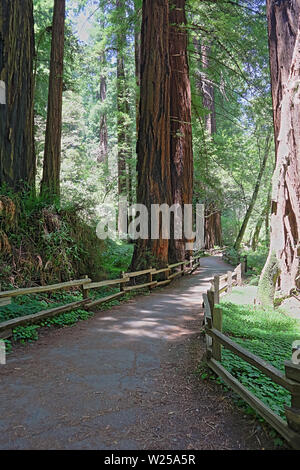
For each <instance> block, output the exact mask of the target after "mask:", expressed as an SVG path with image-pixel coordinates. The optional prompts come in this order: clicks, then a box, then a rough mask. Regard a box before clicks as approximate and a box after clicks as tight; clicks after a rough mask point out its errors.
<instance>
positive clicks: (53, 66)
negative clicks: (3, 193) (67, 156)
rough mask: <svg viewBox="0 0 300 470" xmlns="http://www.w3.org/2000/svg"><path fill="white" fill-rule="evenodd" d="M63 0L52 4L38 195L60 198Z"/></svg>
mask: <svg viewBox="0 0 300 470" xmlns="http://www.w3.org/2000/svg"><path fill="white" fill-rule="evenodd" d="M64 28H65V0H54V11H53V22H52V42H51V58H50V77H49V95H48V112H47V124H46V137H45V153H44V166H43V178H42V182H41V193H42V194H45V195H46V196H48V197H49V198H50V200H51V199H53V198H55V197H59V196H60V166H61V130H62V94H63V68H64V41H65V36H64Z"/></svg>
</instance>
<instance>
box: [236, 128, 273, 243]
mask: <svg viewBox="0 0 300 470" xmlns="http://www.w3.org/2000/svg"><path fill="white" fill-rule="evenodd" d="M270 140H271V134H269V135H268V136H267V138H266V145H265V151H264V158H263V161H262V164H261V167H260V170H259V173H258V176H257V180H256V184H255V188H254V191H253V194H252V197H251V201H250V204H249V207H248V209H247V212H246V215H245V218H244V220H243V223H242V226H241V228H240V231H239V233H238V236H237V239H236V241H235V244H234V248H235V249H236V250H239V249H240V247H241V243H242V241H243V237H244V235H245V231H246V228H247V225H248V222H249V220H250V217H251V215H252V212H253V209H254V206H255V203H256V200H257V196H258V192H259V188H260V184H261V180H262V177H263V174H264V171H265V168H266V164H267V160H268V157H269V154H270Z"/></svg>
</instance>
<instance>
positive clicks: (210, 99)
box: [201, 44, 217, 136]
mask: <svg viewBox="0 0 300 470" xmlns="http://www.w3.org/2000/svg"><path fill="white" fill-rule="evenodd" d="M209 53H210V47H209V46H207V45H205V44H202V45H201V62H202V67H203V69H204V70H205V69H208V67H209V58H208V56H209ZM201 91H202V104H203V107H204V108H205V109H207V110H208V111H209V114H207V115H206V116H205V128H206V130H207V132H208V134H209V135H210V136H211V135H213V134H215V133H216V131H217V126H216V110H215V90H214V86H213V85H212V83H211V82H210V80H209V79H208V77H207V76H206V74H205V73H204V74H203V76H202V78H201Z"/></svg>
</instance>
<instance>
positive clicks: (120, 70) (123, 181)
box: [117, 52, 129, 197]
mask: <svg viewBox="0 0 300 470" xmlns="http://www.w3.org/2000/svg"><path fill="white" fill-rule="evenodd" d="M117 95H118V96H117V100H118V195H119V197H121V196H127V171H126V157H127V155H128V146H127V135H126V134H127V133H128V131H129V130H128V125H127V120H128V102H127V96H126V84H125V69H124V57H123V54H122V53H121V52H118V59H117Z"/></svg>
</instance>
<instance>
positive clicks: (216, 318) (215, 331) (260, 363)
mask: <svg viewBox="0 0 300 470" xmlns="http://www.w3.org/2000/svg"><path fill="white" fill-rule="evenodd" d="M242 274H243V264H240V265H239V266H238V267H237V268H236V269H235V270H234V271H233V273H229V272H228V273H227V274H225V275H223V276H215V278H214V280H213V282H212V286H211V288H210V289H209V290H208V291H207V293H206V294H203V306H204V323H205V336H206V355H205V356H206V362H207V365H208V367H209V368H210V369H212V370H213V371H214V372H215V373H216V374H217V375H218V376H219V377H221V378H222V379H223V381H224V382H225V383H226V384H227V385H228V386H229V387H230V388H231V389H232V390H234V392H236V393H237V394H238V395H239V396H240V397H241V398H242V399H243V400H244V401H246V402H247V403H248V404H249V405H250V406H251V407H252V408H253V409H254V410H255V411H256V412H257V413H258V414H259V415H260V416H262V417H263V418H264V419H265V420H266V421H267V422H268V423H269V424H270V425H271V426H272V427H273V428H274V429H275V430H276V431H277V432H278V433H279V434H280V435H281V436H282V437H283V438H284V439H285V440H286V441H287V442H288V443H289V445H290V446H291V447H292V448H293V449H297V450H300V365H297V364H294V363H293V362H292V361H286V362H285V363H284V365H285V373H283V372H281V371H280V370H278V369H277V368H276V367H274V366H272V365H271V364H270V363H268V362H266V361H265V360H263V359H262V358H260V357H259V356H256V355H255V354H253V353H251V352H250V351H248V350H247V349H245V348H243V347H242V346H240V345H239V344H237V343H236V342H234V341H233V340H232V339H231V338H229V337H228V336H226V335H224V334H223V333H222V309H221V308H220V306H217V304H218V303H219V300H220V294H221V293H222V292H225V291H226V292H231V289H232V285H241V283H242ZM222 347H224V348H226V349H229V350H230V351H231V352H233V353H234V354H235V355H236V356H238V357H240V358H241V359H243V360H244V361H246V362H248V363H249V364H251V365H252V366H254V367H256V368H257V369H258V370H260V371H261V372H262V373H263V374H265V375H266V376H267V377H269V378H270V379H271V380H272V381H273V382H274V383H276V384H278V385H280V386H281V387H283V388H285V389H286V390H288V391H289V392H290V394H291V407H285V415H286V419H287V421H284V420H283V419H282V418H281V417H280V416H278V415H277V414H276V413H274V412H273V411H272V410H271V409H270V408H269V407H268V406H267V405H265V404H264V403H263V402H262V401H261V400H259V399H258V398H257V397H256V396H255V395H254V394H253V393H251V392H250V391H249V390H248V389H247V388H246V387H245V386H244V385H242V384H241V383H240V382H239V381H238V380H237V379H236V378H235V377H234V376H233V375H231V374H230V373H229V372H228V371H227V370H226V369H225V368H224V367H223V366H222V364H221V361H222Z"/></svg>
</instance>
